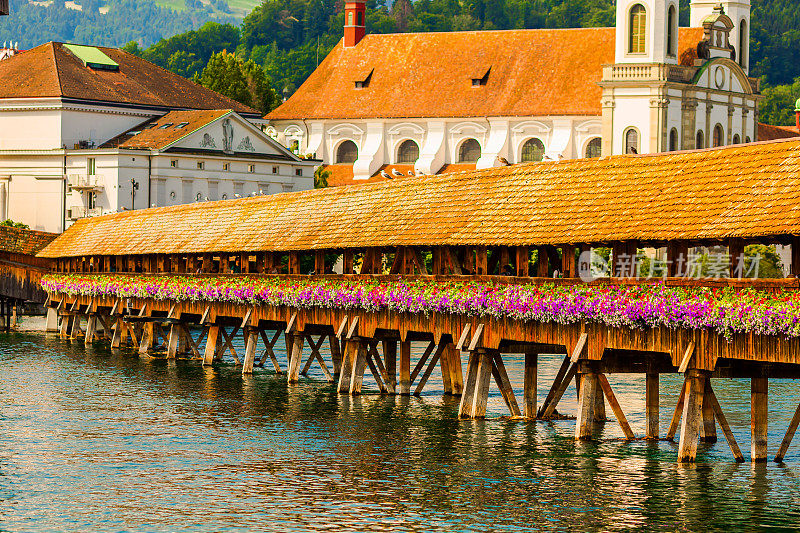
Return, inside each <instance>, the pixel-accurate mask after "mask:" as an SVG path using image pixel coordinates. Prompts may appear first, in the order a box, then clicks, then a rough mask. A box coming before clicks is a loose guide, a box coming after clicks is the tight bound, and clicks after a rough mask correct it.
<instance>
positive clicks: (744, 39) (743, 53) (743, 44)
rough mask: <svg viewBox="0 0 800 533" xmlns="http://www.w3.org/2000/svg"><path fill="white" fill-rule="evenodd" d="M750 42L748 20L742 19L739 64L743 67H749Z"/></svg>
mask: <svg viewBox="0 0 800 533" xmlns="http://www.w3.org/2000/svg"><path fill="white" fill-rule="evenodd" d="M748 42H749V37H748V35H747V21H746V20H742V23H741V24H739V50H737V52H738V53H739V65H740V66H741V67H742V68H747V48H748V46H747V43H748Z"/></svg>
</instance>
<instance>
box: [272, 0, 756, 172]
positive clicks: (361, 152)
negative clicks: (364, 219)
mask: <svg viewBox="0 0 800 533" xmlns="http://www.w3.org/2000/svg"><path fill="white" fill-rule="evenodd" d="M361 9H363V2H362V1H361V0H354V1H348V2H347V3H346V11H347V14H346V19H345V20H346V21H350V22H353V24H355V25H356V26H357V22H358V20H362V21H363V17H361V18H359V17H358V16H357V15H358V13H359V11H360V10H361ZM351 13H352V14H353V16H350V14H351ZM347 16H349V18H347ZM749 18H750V5H749V0H739V1H722V2H719V1H717V2H709V1H706V0H697V1H693V2H692V4H691V22H692V26H693V27H691V28H679V27H678V2H677V0H619V1H618V2H617V25H616V28H588V29H566V30H508V31H475V32H452V33H418V34H390V35H375V34H370V35H364V33H365V32H364V31H363V28H360V31H353V25H352V24H350V23H349V22H346V24H347V27H346V32H345V38H344V39H343V40H342V42H341V43H340V44H339V45H338V46H337V47H336V48H335V49H334V50H333V51H332V52H331V53H330V54H329V55H328V57H327V58H326V59H325V60H324V61H323V62H322V63H321V64H320V65H319V67H318V68H317V69H316V70H315V72H314V73H313V74H312V75H311V76H310V77H309V78H308V80H306V82H305V83H304V84H303V85H302V86H301V87H300V88H299V89H298V90H297V92H295V93H294V94H293V95H292V96H291V97H290V98H289V99H288V100H287V101H286V102H284V104H283V105H281V106H280V107H279V108H278V109H276V110H275V111H273V112H272V113H270V114H269V115H267V117H265V118H266V119H267V120H268V121H269V126H268V128H267V133H268V134H270V135H272V136H273V137H275V138H276V139H277V140H279V141H280V142H282V143H284V144H285V145H286V146H287V147H289V148H290V149H292V150H293V151H294V152H296V153H300V154H312V155H314V156H315V157H316V158H317V159H321V160H322V161H323V162H324V165H325V169H326V170H329V171H330V172H331V177H330V178H329V182H330V183H329V184H331V185H341V184H349V183H359V182H363V181H369V180H377V179H384V178H383V177H382V176H384V177H385V176H387V175H389V176H391V175H392V174H394V175H395V176H398V175H400V174H403V175H408V174H409V173H410V174H436V173H442V172H451V171H456V170H466V169H471V168H476V167H477V168H487V167H492V166H497V165H503V164H507V163H510V164H514V163H519V162H528V161H540V160H554V161H557V160H559V159H564V158H566V159H569V158H579V157H599V156H601V155H608V154H622V153H634V152H635V153H649V152H660V151H667V150H682V149H694V148H705V147H708V146H715V145H716V146H720V145H727V144H735V143H743V142H750V141H754V140H757V138H758V131H757V127H758V126H757V122H758V117H757V114H758V113H757V105H758V101H759V98H760V96H759V91H758V82H757V80H754V79H751V78H748V75H747V72H748V59H749V34H748V31H749V23H750V20H749Z"/></svg>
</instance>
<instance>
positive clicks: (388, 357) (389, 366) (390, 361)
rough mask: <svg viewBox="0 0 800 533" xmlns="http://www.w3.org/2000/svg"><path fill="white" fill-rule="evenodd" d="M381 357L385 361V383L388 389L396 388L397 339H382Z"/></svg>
mask: <svg viewBox="0 0 800 533" xmlns="http://www.w3.org/2000/svg"><path fill="white" fill-rule="evenodd" d="M381 345H382V348H383V359H384V361H385V362H386V376H387V377H388V379H389V382H388V383H387V384H386V385H387V387H388V388H389V390H396V389H397V341H395V340H384V341H383V342H382V343H381Z"/></svg>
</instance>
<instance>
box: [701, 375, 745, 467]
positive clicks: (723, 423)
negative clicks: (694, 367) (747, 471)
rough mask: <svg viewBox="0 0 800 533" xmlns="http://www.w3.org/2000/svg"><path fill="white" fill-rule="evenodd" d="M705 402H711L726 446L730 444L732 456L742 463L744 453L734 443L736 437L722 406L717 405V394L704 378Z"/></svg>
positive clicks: (708, 380)
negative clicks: (726, 443) (726, 442)
mask: <svg viewBox="0 0 800 533" xmlns="http://www.w3.org/2000/svg"><path fill="white" fill-rule="evenodd" d="M707 402H708V403H710V404H711V409H712V410H713V411H714V414H715V415H716V417H717V421H718V422H719V427H720V429H722V434H723V435H725V440H727V441H728V446H730V448H731V452H733V456H734V457H735V458H736V462H737V463H743V462H744V455H742V451H741V450H740V449H739V445H738V444H736V438H734V436H733V432H732V431H731V427H730V425H728V419H727V418H725V413H723V412H722V408H721V407H720V406H719V402H718V401H717V395H716V394H714V390H713V389H712V388H711V380H710V379H707V380H706V392H705V398H703V404H705V403H707Z"/></svg>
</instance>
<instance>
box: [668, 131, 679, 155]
mask: <svg viewBox="0 0 800 533" xmlns="http://www.w3.org/2000/svg"><path fill="white" fill-rule="evenodd" d="M677 149H678V130H677V129H675V128H672V131H670V132H669V151H670V152H674V151H676V150H677Z"/></svg>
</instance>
